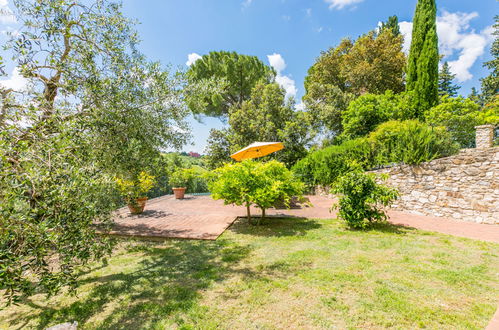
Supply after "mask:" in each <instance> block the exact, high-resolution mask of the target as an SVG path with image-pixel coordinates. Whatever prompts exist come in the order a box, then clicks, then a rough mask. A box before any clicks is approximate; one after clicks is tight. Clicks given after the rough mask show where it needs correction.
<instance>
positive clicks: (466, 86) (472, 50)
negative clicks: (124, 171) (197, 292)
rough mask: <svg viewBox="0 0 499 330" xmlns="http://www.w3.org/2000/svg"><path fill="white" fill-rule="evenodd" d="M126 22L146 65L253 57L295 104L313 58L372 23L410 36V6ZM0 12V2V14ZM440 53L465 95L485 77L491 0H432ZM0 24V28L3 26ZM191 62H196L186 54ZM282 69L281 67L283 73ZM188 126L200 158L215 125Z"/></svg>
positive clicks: (300, 7) (241, 5) (224, 12)
mask: <svg viewBox="0 0 499 330" xmlns="http://www.w3.org/2000/svg"><path fill="white" fill-rule="evenodd" d="M123 4H124V8H123V9H124V12H125V14H126V15H127V16H129V17H133V18H136V19H137V20H138V21H140V25H139V26H138V30H139V33H140V36H141V38H142V40H143V42H142V44H141V50H142V51H143V52H144V53H145V54H146V55H147V56H148V57H149V58H150V59H152V60H160V61H162V62H163V63H164V64H172V65H173V66H178V67H180V68H183V69H187V66H186V62H187V60H188V55H189V54H198V55H203V54H206V53H208V52H209V51H212V50H229V51H237V52H239V53H243V54H249V55H256V56H258V57H259V58H260V59H261V60H262V61H264V62H265V63H269V59H268V55H273V54H275V56H274V57H272V59H273V63H272V64H273V65H274V66H277V68H278V69H279V70H278V71H280V82H281V83H282V84H285V87H286V88H287V90H288V94H290V95H293V94H294V95H295V96H296V98H297V103H299V102H300V99H301V97H302V96H303V93H304V88H303V80H304V77H305V75H306V73H307V70H308V68H309V67H310V66H311V65H312V64H313V63H314V60H315V59H316V57H317V56H318V55H319V54H320V52H321V51H323V50H327V49H328V48H329V47H331V46H334V45H336V44H338V43H339V41H340V40H341V39H342V38H343V37H351V38H356V37H358V36H359V35H361V34H363V33H365V32H367V31H369V30H371V29H373V28H375V27H376V26H377V24H378V22H379V21H382V20H386V18H387V17H388V16H391V15H397V16H398V17H399V20H400V21H401V22H402V23H401V24H402V25H401V28H402V30H403V31H404V32H410V30H411V26H410V22H411V21H412V16H413V14H414V9H415V6H416V0H308V1H305V0H123ZM5 5H8V1H7V0H0V7H2V6H5ZM437 5H438V15H439V19H438V20H439V37H440V43H441V47H440V48H441V53H444V54H446V58H445V60H448V61H450V63H451V68H452V70H453V71H454V72H455V73H456V74H458V78H459V79H460V80H461V81H459V84H460V85H461V86H463V88H462V89H461V92H462V93H463V94H464V95H467V94H468V93H469V91H470V89H471V87H473V86H475V87H479V78H481V77H483V76H485V75H486V74H487V71H486V70H484V69H483V68H482V63H483V62H484V61H486V60H488V59H489V58H490V54H489V49H490V44H491V42H492V38H491V36H490V33H491V31H492V30H491V25H492V24H493V16H494V15H495V14H497V13H498V12H499V11H498V8H499V6H498V5H499V3H498V2H497V1H496V0H437ZM0 23H1V20H0ZM4 23H5V22H4ZM191 56H194V57H195V56H196V55H191ZM284 63H285V66H284ZM191 122H192V127H193V135H194V139H193V142H194V145H187V146H185V148H184V150H186V151H190V150H193V151H198V152H202V151H203V149H204V147H205V145H206V139H207V137H208V133H209V129H210V128H212V127H221V126H222V124H221V123H220V121H219V120H218V119H214V118H205V119H204V123H203V124H200V123H198V122H196V121H194V120H192V121H191Z"/></svg>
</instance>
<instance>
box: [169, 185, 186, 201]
mask: <svg viewBox="0 0 499 330" xmlns="http://www.w3.org/2000/svg"><path fill="white" fill-rule="evenodd" d="M172 189H173V194H174V195H175V199H183V198H184V195H185V189H186V188H172Z"/></svg>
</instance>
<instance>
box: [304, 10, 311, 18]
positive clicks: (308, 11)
mask: <svg viewBox="0 0 499 330" xmlns="http://www.w3.org/2000/svg"><path fill="white" fill-rule="evenodd" d="M305 12H306V14H307V17H312V8H307V9H306V10H305Z"/></svg>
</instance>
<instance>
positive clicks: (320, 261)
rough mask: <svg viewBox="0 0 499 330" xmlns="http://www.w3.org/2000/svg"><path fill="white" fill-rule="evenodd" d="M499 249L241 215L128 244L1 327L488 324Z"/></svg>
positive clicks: (496, 290)
mask: <svg viewBox="0 0 499 330" xmlns="http://www.w3.org/2000/svg"><path fill="white" fill-rule="evenodd" d="M498 255H499V245H498V244H493V243H485V242H480V241H473V240H469V239H464V238H456V237H450V236H446V235H440V234H434V233H428V232H422V231H418V230H413V229H406V228H399V227H394V226H391V225H383V226H380V227H378V228H376V229H374V230H371V231H367V232H359V231H350V230H347V229H345V227H344V225H343V224H342V223H341V222H339V221H338V220H308V219H269V220H266V222H265V224H264V225H262V226H260V227H254V226H249V225H247V224H246V223H245V222H244V221H239V222H237V223H236V224H235V225H234V226H232V227H231V228H230V229H229V230H228V231H226V232H225V233H224V234H223V235H222V236H221V237H220V238H219V239H218V240H217V241H215V242H207V241H190V240H170V241H167V242H148V243H146V242H122V243H120V245H119V248H117V249H116V252H115V254H114V255H113V256H112V257H111V258H110V259H109V262H108V264H107V265H102V264H96V265H93V266H92V267H91V268H89V269H88V271H87V272H86V273H85V274H84V275H83V276H82V278H81V286H80V288H79V289H78V291H77V295H76V296H74V295H69V294H61V295H59V296H57V297H53V298H50V299H46V298H45V297H44V296H42V295H36V296H34V297H32V298H31V299H29V300H28V301H26V302H25V304H23V305H21V306H13V307H9V308H7V309H5V310H3V311H1V312H0V328H9V327H12V328H30V327H32V328H44V327H47V326H51V325H54V324H57V323H62V322H68V321H78V323H79V325H80V327H81V328H89V329H94V328H110V329H137V328H146V329H165V328H168V329H170V328H181V329H215V328H223V329H236V328H239V329H274V328H281V329H289V328H334V327H338V328H358V327H363V328H387V327H394V328H418V327H422V328H438V329H443V328H448V329H459V328H462V329H472V328H477V329H483V328H484V327H485V326H486V325H487V324H488V322H489V320H490V319H491V318H492V315H493V314H494V311H495V309H496V307H497V303H498V297H499V278H498V273H499V257H498Z"/></svg>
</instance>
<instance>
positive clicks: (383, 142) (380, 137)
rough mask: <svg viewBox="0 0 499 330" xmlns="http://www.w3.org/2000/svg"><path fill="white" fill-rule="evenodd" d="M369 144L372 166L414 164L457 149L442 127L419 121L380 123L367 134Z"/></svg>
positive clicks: (447, 154) (449, 153) (442, 155)
mask: <svg viewBox="0 0 499 330" xmlns="http://www.w3.org/2000/svg"><path fill="white" fill-rule="evenodd" d="M369 143H370V144H371V148H372V150H373V154H374V164H375V165H387V164H391V163H400V162H402V163H405V164H411V165H415V164H420V163H422V162H426V161H431V160H433V159H435V158H439V157H445V156H449V155H452V154H454V153H455V152H457V151H458V150H459V146H458V145H457V144H456V143H454V142H453V141H452V137H451V136H450V134H449V133H448V132H447V131H446V130H445V128H444V127H435V128H434V127H430V126H428V125H427V124H424V123H421V122H419V121H418V120H405V121H397V120H392V121H389V122H386V123H383V124H381V125H380V126H379V127H378V128H377V129H376V130H375V131H374V132H372V133H371V134H370V135H369Z"/></svg>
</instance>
